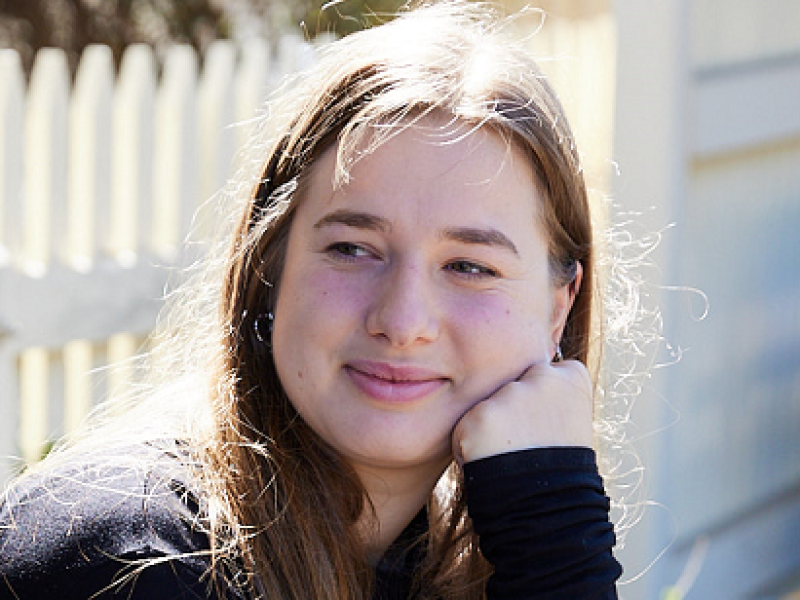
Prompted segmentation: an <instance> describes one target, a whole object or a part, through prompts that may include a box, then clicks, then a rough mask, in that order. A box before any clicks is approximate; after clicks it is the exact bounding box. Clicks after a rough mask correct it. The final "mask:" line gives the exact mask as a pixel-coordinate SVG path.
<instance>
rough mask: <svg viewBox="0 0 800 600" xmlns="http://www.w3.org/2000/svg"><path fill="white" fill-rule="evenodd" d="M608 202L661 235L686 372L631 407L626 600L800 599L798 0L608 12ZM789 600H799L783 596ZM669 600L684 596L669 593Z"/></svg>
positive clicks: (667, 300) (672, 4)
mask: <svg viewBox="0 0 800 600" xmlns="http://www.w3.org/2000/svg"><path fill="white" fill-rule="evenodd" d="M613 10H614V15H615V20H616V28H617V40H618V46H617V86H616V89H617V93H616V102H615V116H614V154H613V156H614V159H615V160H616V161H617V163H618V165H619V170H620V174H619V176H618V177H617V178H616V179H615V184H614V196H615V199H616V200H617V201H618V202H619V203H620V204H621V205H622V206H624V207H625V209H626V210H639V211H641V212H642V214H643V215H645V217H646V221H647V222H649V223H650V227H652V228H656V229H657V228H659V227H663V226H664V225H665V224H669V223H674V224H675V227H674V228H672V229H671V230H670V231H669V232H667V233H665V235H664V236H663V239H662V242H661V245H660V246H659V247H658V248H657V250H656V252H655V254H654V260H655V261H656V262H657V264H658V265H659V267H660V272H661V275H660V278H659V279H660V281H659V283H661V284H662V285H663V286H696V287H697V288H699V289H701V290H702V291H703V292H704V293H705V294H706V296H707V298H708V303H709V304H708V308H709V311H708V315H707V317H706V318H705V319H704V320H703V321H702V322H697V317H699V316H700V315H701V314H702V313H703V311H704V306H703V302H702V301H701V299H700V298H699V297H698V295H697V294H694V293H691V292H688V291H681V290H679V289H674V288H673V289H670V288H669V287H665V288H663V289H661V290H656V292H655V293H656V294H657V299H658V303H659V305H660V306H661V309H662V312H663V316H664V323H665V329H664V336H665V339H666V341H667V342H669V343H670V344H672V349H673V355H674V357H675V358H678V357H681V360H680V362H678V363H677V364H675V365H673V366H670V367H668V368H664V369H660V370H658V371H656V372H654V378H653V380H652V381H651V382H650V383H649V384H648V386H647V387H646V389H645V391H644V394H643V396H642V399H641V402H640V403H639V404H638V406H637V408H636V409H635V410H634V414H633V418H634V420H635V421H636V430H637V431H638V432H641V433H642V434H643V435H645V436H646V437H644V438H643V439H642V440H641V442H640V443H639V447H640V448H641V451H642V459H643V461H644V464H645V467H646V477H647V481H648V482H649V487H648V488H647V490H646V496H647V497H648V498H650V499H652V500H654V501H656V502H658V503H661V504H662V505H663V506H651V507H648V508H647V509H646V510H645V512H644V516H643V519H642V521H641V523H640V524H639V525H638V526H636V527H635V528H634V529H633V530H632V531H631V534H630V536H629V537H628V539H627V548H625V549H624V550H623V551H622V552H621V553H620V555H621V556H622V557H623V558H624V559H625V562H626V567H627V569H628V576H634V575H636V574H637V573H639V572H640V571H643V570H645V569H648V565H649V564H650V563H651V562H652V561H653V560H654V559H655V558H656V557H657V556H659V555H660V553H662V552H663V553H664V554H663V556H661V558H659V559H658V560H657V561H656V562H655V564H653V565H652V566H651V567H649V570H648V571H647V572H646V573H644V575H642V577H641V579H640V580H638V581H636V582H635V583H633V584H631V585H630V586H629V587H628V588H627V589H626V588H623V590H624V591H623V594H624V595H625V596H626V597H630V598H641V599H650V598H659V594H660V593H661V591H662V590H663V589H664V588H665V587H666V586H668V585H676V584H677V588H679V589H678V590H677V591H680V588H683V589H686V588H688V587H690V586H691V591H690V592H689V594H688V595H687V597H688V598H697V599H700V600H708V599H719V600H730V599H741V600H745V599H756V598H758V599H779V598H796V597H798V594H800V592H798V590H800V545H798V540H800V2H798V1H797V0H764V1H761V2H749V1H747V0H691V1H690V0H667V1H663V2H658V3H655V2H652V3H649V2H648V3H645V2H639V1H637V0H617V1H616V2H615V3H614V7H613ZM793 594H794V595H793ZM674 597H676V598H677V597H680V596H679V595H676V596H674Z"/></svg>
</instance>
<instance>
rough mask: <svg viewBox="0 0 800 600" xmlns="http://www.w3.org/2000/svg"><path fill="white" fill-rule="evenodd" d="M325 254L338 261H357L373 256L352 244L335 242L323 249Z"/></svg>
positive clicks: (364, 249) (361, 247)
mask: <svg viewBox="0 0 800 600" xmlns="http://www.w3.org/2000/svg"><path fill="white" fill-rule="evenodd" d="M325 252H327V253H328V254H329V255H331V256H333V257H334V258H338V259H340V260H357V259H359V258H368V257H370V256H374V255H373V253H372V252H370V251H369V250H367V249H366V248H364V247H363V246H359V245H358V244H354V243H352V242H336V243H335V244H331V245H330V246H328V247H327V248H325Z"/></svg>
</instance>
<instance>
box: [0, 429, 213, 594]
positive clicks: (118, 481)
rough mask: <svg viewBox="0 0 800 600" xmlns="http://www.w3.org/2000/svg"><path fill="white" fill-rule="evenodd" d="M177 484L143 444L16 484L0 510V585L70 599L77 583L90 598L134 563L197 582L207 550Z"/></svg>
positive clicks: (178, 477) (179, 471) (175, 475)
mask: <svg viewBox="0 0 800 600" xmlns="http://www.w3.org/2000/svg"><path fill="white" fill-rule="evenodd" d="M187 481H188V478H187V477H186V476H185V471H184V470H183V468H182V466H181V461H180V460H178V458H177V457H176V456H175V455H170V454H168V453H166V452H164V451H162V450H158V449H156V448H153V447H149V446H144V445H143V446H141V447H136V448H129V449H123V450H119V451H116V452H111V453H108V454H104V455H103V456H89V455H78V456H75V457H72V458H70V459H69V460H68V461H65V462H61V463H59V464H58V465H57V466H54V467H52V468H49V469H45V470H43V471H41V472H39V473H36V474H32V475H30V476H26V477H24V478H23V479H21V480H20V481H19V483H18V484H17V485H15V486H13V487H11V488H10V489H9V490H8V491H7V493H6V494H5V496H4V498H3V501H2V504H0V579H2V580H4V581H5V583H6V585H9V586H11V587H13V588H14V593H17V594H18V593H19V590H35V591H36V592H35V593H36V594H41V593H42V592H44V591H45V590H47V591H49V592H50V593H54V592H57V591H59V592H60V591H62V590H61V589H60V588H59V587H58V586H59V585H60V584H59V583H58V582H63V587H64V590H63V591H64V592H67V591H69V593H68V594H67V596H66V597H78V596H77V592H75V586H76V585H78V582H79V581H80V582H88V583H87V585H93V586H95V589H94V591H93V592H92V593H94V592H97V591H99V590H101V589H103V588H104V587H107V586H109V585H110V584H112V582H113V581H114V579H115V577H120V576H121V577H124V575H125V574H126V573H132V572H133V570H134V569H135V568H136V566H137V565H138V566H140V565H142V564H143V563H142V561H143V560H144V561H147V560H148V559H167V560H169V559H170V557H172V558H177V559H178V560H179V562H180V567H179V571H181V572H185V571H186V570H188V571H189V572H196V573H197V575H198V578H199V576H201V575H202V574H203V573H204V571H205V570H206V569H207V566H208V564H210V563H209V561H208V559H207V551H208V548H209V544H208V538H207V536H206V535H205V534H204V533H203V532H202V530H201V527H200V525H199V516H198V515H199V511H198V505H197V500H196V498H195V496H194V495H193V494H192V493H191V492H190V491H189V488H188V486H187V483H186V482H187ZM2 587H3V584H0V598H3V597H5V596H4V595H3V594H4V593H6V591H5V590H3V589H2ZM69 594H72V595H69ZM20 597H21V598H25V597H26V596H22V595H20ZM31 597H33V596H31ZM64 597H65V596H62V598H64ZM188 597H191V596H188Z"/></svg>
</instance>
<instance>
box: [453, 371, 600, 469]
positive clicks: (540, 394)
mask: <svg viewBox="0 0 800 600" xmlns="http://www.w3.org/2000/svg"><path fill="white" fill-rule="evenodd" d="M592 413H593V399H592V382H591V378H590V377H589V373H588V371H587V370H586V367H584V365H583V364H582V363H580V362H578V361H574V360H568V361H564V362H560V363H556V364H549V363H540V364H535V365H533V366H531V367H529V368H528V369H526V370H525V372H524V373H522V375H520V376H519V377H518V378H517V379H516V380H514V381H511V382H509V383H507V384H505V385H503V386H502V387H501V388H500V389H498V390H497V391H496V392H495V393H494V394H492V395H491V396H489V397H488V398H486V399H485V400H483V401H481V402H479V403H478V404H476V405H475V406H474V407H472V408H471V409H470V410H469V411H467V413H466V414H464V416H463V417H461V420H460V421H459V422H458V423H456V426H455V429H454V430H453V456H454V457H455V459H456V461H458V462H459V464H464V463H467V462H470V461H473V460H478V459H480V458H486V457H487V456H494V455H496V454H503V453H505V452H513V451H516V450H524V449H528V448H537V447H545V446H586V447H592V438H593V429H592Z"/></svg>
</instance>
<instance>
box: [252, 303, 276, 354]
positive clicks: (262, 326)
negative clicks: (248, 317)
mask: <svg viewBox="0 0 800 600" xmlns="http://www.w3.org/2000/svg"><path fill="white" fill-rule="evenodd" d="M274 320H275V317H274V316H273V315H272V313H271V312H268V313H261V314H260V315H258V316H257V317H256V318H255V319H254V320H253V331H254V332H255V334H256V339H257V340H258V341H259V342H261V343H262V344H264V345H266V346H267V347H268V348H269V349H270V350H272V323H273V321H274Z"/></svg>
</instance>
